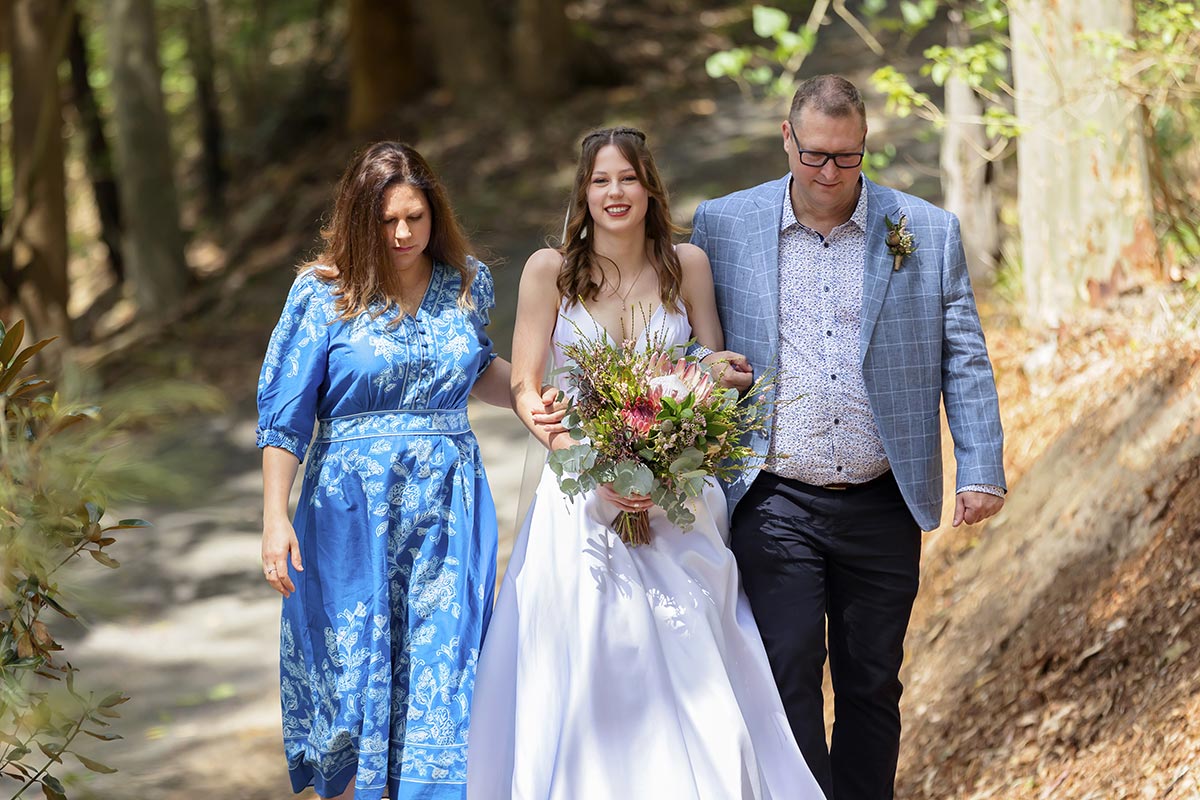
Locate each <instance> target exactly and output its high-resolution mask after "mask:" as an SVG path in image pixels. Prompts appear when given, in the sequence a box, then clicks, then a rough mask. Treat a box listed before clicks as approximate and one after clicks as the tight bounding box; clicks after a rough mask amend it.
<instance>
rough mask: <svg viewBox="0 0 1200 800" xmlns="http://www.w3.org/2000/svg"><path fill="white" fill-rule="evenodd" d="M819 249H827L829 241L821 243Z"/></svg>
mask: <svg viewBox="0 0 1200 800" xmlns="http://www.w3.org/2000/svg"><path fill="white" fill-rule="evenodd" d="M821 247H829V240H828V239H826V240H825V241H823V242H821Z"/></svg>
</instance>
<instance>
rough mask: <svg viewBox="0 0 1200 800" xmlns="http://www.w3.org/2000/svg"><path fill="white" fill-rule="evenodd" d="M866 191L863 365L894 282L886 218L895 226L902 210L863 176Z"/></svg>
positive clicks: (861, 338) (860, 334) (861, 337)
mask: <svg viewBox="0 0 1200 800" xmlns="http://www.w3.org/2000/svg"><path fill="white" fill-rule="evenodd" d="M863 190H864V191H866V192H867V231H866V235H867V252H866V256H865V259H864V261H865V263H864V264H863V293H862V327H861V329H860V331H859V361H860V362H861V361H863V360H864V359H866V357H867V347H868V346H870V344H871V336H872V334H874V333H875V322H876V321H877V320H878V319H879V311H880V309H882V308H883V298H884V296H885V295H886V294H887V288H888V281H890V280H891V279H892V255H891V253H889V252H888V249H887V226H886V225H885V224H884V221H883V218H884V215H885V214H886V215H887V216H889V217H891V219H892V221H893V222H895V221H896V220H897V219H899V216H900V214H901V213H902V210H901V208H900V207H899V206H896V205H895V202H894V200H893V199H892V197H891V196H889V193H888V192H885V191H883V190H881V189H880V187H878V186H876V185H875V184H874V183H872V182H871V181H869V180H867V178H866V176H865V175H864V176H863Z"/></svg>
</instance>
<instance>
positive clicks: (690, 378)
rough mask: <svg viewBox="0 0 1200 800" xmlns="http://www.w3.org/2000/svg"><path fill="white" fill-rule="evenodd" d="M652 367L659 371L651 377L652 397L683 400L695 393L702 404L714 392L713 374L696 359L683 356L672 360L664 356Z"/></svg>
mask: <svg viewBox="0 0 1200 800" xmlns="http://www.w3.org/2000/svg"><path fill="white" fill-rule="evenodd" d="M651 368H652V369H653V370H654V372H655V373H657V374H655V375H653V376H652V377H651V378H650V396H651V397H652V398H655V399H658V398H661V397H669V398H671V399H672V400H674V401H676V402H682V401H683V400H685V399H686V398H687V396H688V395H689V394H694V395H695V396H696V401H695V403H696V405H702V404H703V403H704V401H705V400H707V399H708V396H709V395H710V394H712V390H713V386H714V384H713V379H712V376H711V375H710V374H709V372H708V370H706V369H705V368H704V367H702V366H700V365H699V364H697V363H695V362H694V361H687V360H686V359H682V358H681V359H679V360H678V361H671V359H670V358H668V357H666V356H662V357H660V358H658V359H655V360H654V361H653V362H652V364H651Z"/></svg>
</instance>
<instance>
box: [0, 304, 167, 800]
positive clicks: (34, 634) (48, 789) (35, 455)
mask: <svg viewBox="0 0 1200 800" xmlns="http://www.w3.org/2000/svg"><path fill="white" fill-rule="evenodd" d="M24 327H25V326H24V323H23V322H17V323H16V324H15V325H13V326H12V328H11V329H9V330H5V329H4V326H3V325H2V324H0V335H2V336H3V339H2V340H0V425H2V426H3V427H2V429H0V456H2V458H0V553H2V554H3V555H2V556H0V731H4V733H0V775H3V776H4V777H6V778H9V779H11V780H13V781H16V782H17V783H18V788H17V789H16V793H15V794H14V795H13V797H14V798H16V797H20V796H21V795H23V794H24V793H25V792H26V790H28V789H30V788H34V787H40V789H41V791H42V793H43V794H44V796H45V797H48V798H62V797H66V790H65V788H64V787H63V784H62V783H61V782H60V781H59V780H58V779H57V778H56V777H55V776H54V775H52V774H51V770H52V769H55V768H56V767H58V766H60V765H62V764H63V757H64V756H66V755H68V754H69V755H71V756H73V757H74V758H75V759H76V760H78V762H79V763H80V764H82V765H83V766H84V767H86V768H87V769H90V770H94V771H96V772H112V771H114V770H113V769H112V768H111V767H108V766H106V765H104V764H101V763H100V762H98V761H93V760H91V759H89V758H87V757H86V756H82V755H80V754H79V753H77V752H76V751H75V750H74V749H72V748H73V744H74V742H75V740H76V738H78V736H79V735H80V734H81V733H83V734H87V735H88V736H91V737H94V738H97V739H101V740H106V741H107V740H112V739H119V738H120V737H119V736H117V735H115V734H111V733H107V732H105V731H104V730H103V729H104V728H107V727H108V726H109V722H107V719H111V718H114V717H117V716H119V714H118V713H117V712H116V711H115V710H114V709H115V708H116V706H119V705H120V704H122V703H124V702H125V701H126V700H128V699H129V698H128V697H126V696H125V695H123V694H121V693H119V692H118V693H115V694H110V695H108V696H106V697H104V698H102V699H99V700H97V699H96V698H95V696H94V695H93V694H91V693H88V694H84V693H82V692H80V691H77V690H76V688H75V673H76V672H77V670H76V669H75V668H74V667H72V666H71V664H70V662H67V661H64V660H61V659H60V657H59V656H58V655H57V654H58V653H59V652H60V651H62V649H63V648H62V645H60V644H59V643H58V642H57V641H55V639H54V636H53V635H52V634H51V632H50V629H49V627H48V625H47V624H46V621H44V620H43V619H42V616H43V613H51V612H53V614H55V615H58V616H60V617H67V618H74V617H75V614H74V612H72V611H69V610H68V609H67V608H66V607H65V602H66V600H65V598H64V597H63V595H62V593H61V592H60V590H59V588H58V585H57V583H56V582H55V575H56V573H58V571H59V570H60V569H61V568H62V567H63V566H64V565H65V564H67V563H68V562H70V561H71V560H72V559H74V558H75V557H76V556H79V555H82V554H83V553H87V554H88V555H89V556H90V557H91V559H92V560H94V561H96V562H97V563H99V564H102V565H103V566H105V567H109V568H115V567H117V566H118V562H117V561H116V559H114V558H113V557H112V556H111V555H109V554H108V552H107V550H106V548H107V547H109V546H110V545H112V544H114V543H115V542H116V538H115V537H114V536H112V535H111V534H112V533H113V532H114V531H117V530H120V529H124V528H133V527H144V526H145V525H146V523H145V522H143V521H141V520H122V521H121V522H118V523H116V524H110V525H104V524H103V523H102V518H103V515H104V509H103V507H102V506H101V505H99V504H98V503H97V500H98V497H97V496H96V494H95V493H94V492H92V491H91V487H90V485H89V476H90V475H92V474H94V470H93V469H92V467H93V463H92V462H93V461H94V459H93V457H90V456H89V455H88V454H86V453H82V452H80V451H79V450H78V449H77V447H76V445H77V444H78V443H79V437H78V436H77V435H76V430H77V426H80V425H81V424H85V423H88V422H90V421H92V420H94V419H95V418H96V415H97V410H96V409H94V408H90V407H87V406H77V405H66V404H62V403H60V402H59V398H58V397H57V396H56V395H53V394H50V393H49V387H50V385H49V382H48V381H45V380H42V379H41V378H38V377H37V376H34V375H28V374H26V368H27V366H28V364H29V362H30V360H31V359H32V358H33V356H34V355H36V354H37V353H38V352H39V351H40V350H41V349H43V348H44V347H46V346H47V345H48V344H49V343H50V341H52V340H49V339H46V340H42V341H40V342H37V343H36V344H33V345H30V346H28V347H24V348H22V347H21V343H22V339H23V338H24V333H25V330H24ZM47 681H63V682H64V684H65V688H66V694H67V696H68V697H69V698H70V700H69V702H68V704H67V706H68V707H67V709H66V710H64V708H63V704H62V703H60V702H54V701H52V699H51V695H50V693H49V692H48V691H46V690H44V689H43V688H42V687H43V686H44V685H46V682H47Z"/></svg>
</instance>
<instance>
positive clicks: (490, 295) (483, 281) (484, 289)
mask: <svg viewBox="0 0 1200 800" xmlns="http://www.w3.org/2000/svg"><path fill="white" fill-rule="evenodd" d="M472 263H473V264H474V265H475V269H476V272H475V280H474V282H472V284H471V299H472V300H474V301H475V310H474V311H473V312H472V316H473V317H474V320H475V332H476V335H477V336H478V337H479V347H480V353H481V354H482V356H481V358H480V359H479V370H478V371H477V372H476V373H475V377H476V378H478V377H479V376H480V375H482V374H483V373H484V372H485V371H486V370H487V368H488V367H489V366H491V363H492V359H494V358H495V357H496V348H495V347H493V346H492V339H491V337H490V336H488V333H487V326H488V324H489V323H491V321H492V317H491V314H490V313H489V312H490V311H491V310H492V309H493V308H495V306H496V287H495V284H493V283H492V271H491V270H490V269H488V266H487V264H484V263H483V262H482V261H475V260H474V259H472Z"/></svg>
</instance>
